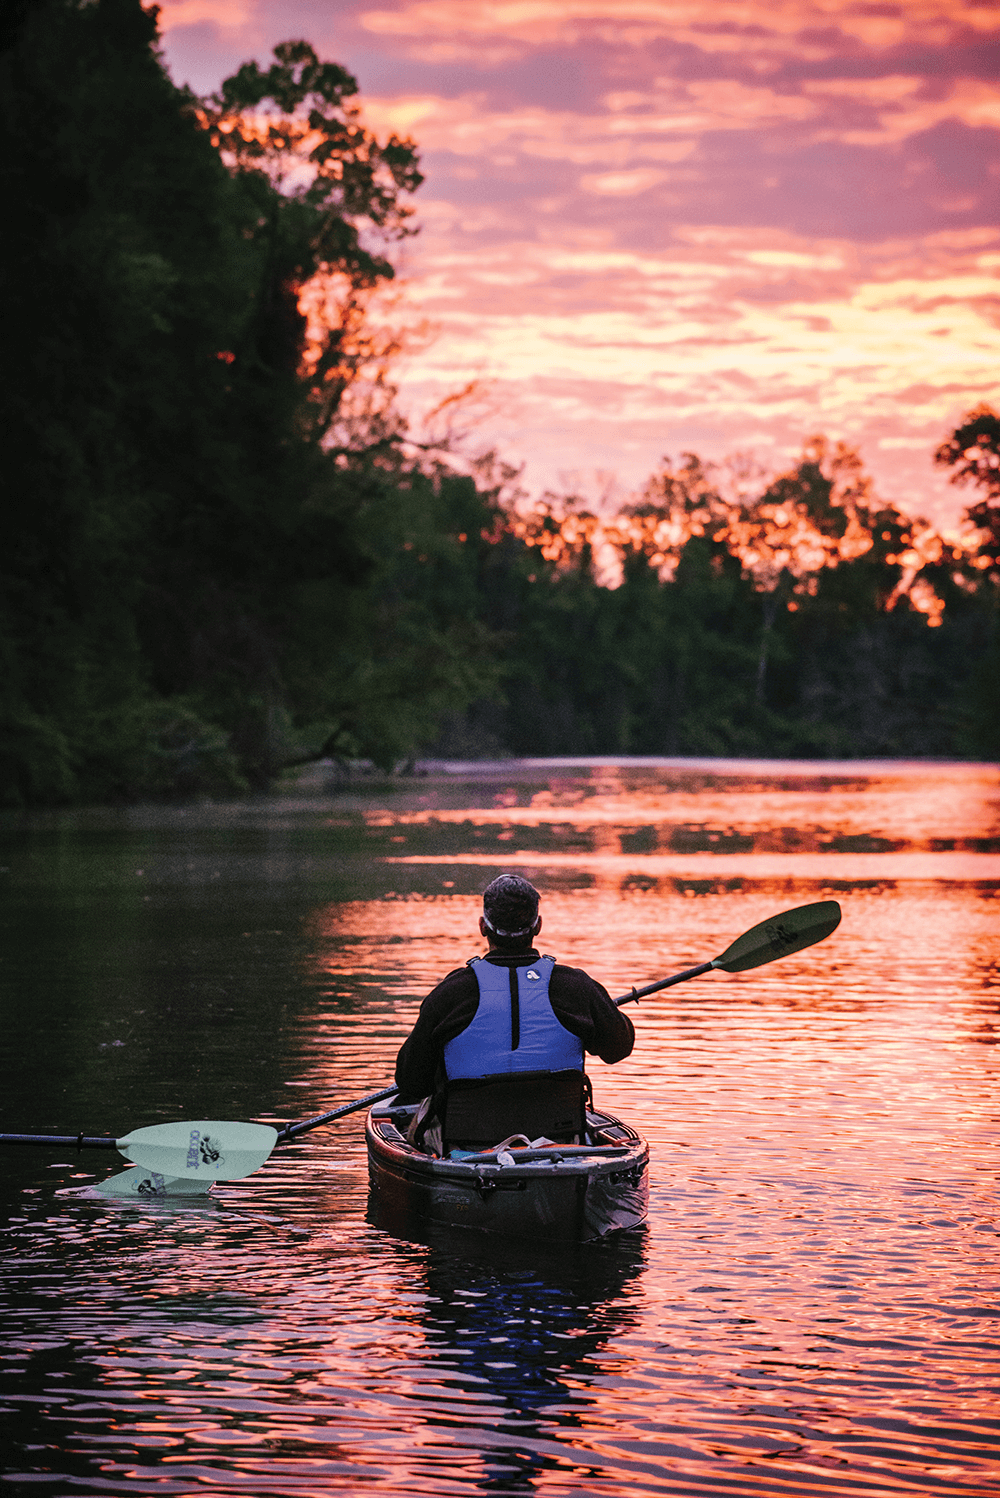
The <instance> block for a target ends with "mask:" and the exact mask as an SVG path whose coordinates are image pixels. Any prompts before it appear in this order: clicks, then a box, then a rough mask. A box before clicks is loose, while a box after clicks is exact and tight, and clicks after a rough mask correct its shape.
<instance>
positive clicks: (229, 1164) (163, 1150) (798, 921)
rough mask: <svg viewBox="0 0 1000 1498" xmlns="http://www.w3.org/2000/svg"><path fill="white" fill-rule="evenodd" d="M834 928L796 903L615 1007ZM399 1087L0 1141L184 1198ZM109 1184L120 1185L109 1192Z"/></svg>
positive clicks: (124, 1184) (748, 964) (132, 1190)
mask: <svg viewBox="0 0 1000 1498" xmlns="http://www.w3.org/2000/svg"><path fill="white" fill-rule="evenodd" d="M839 924H840V906H839V905H838V904H837V902H836V900H820V901H818V902H817V903H816V904H814V905H799V906H797V907H796V908H795V909H794V910H786V911H783V912H782V914H781V915H774V916H771V917H769V919H768V920H766V921H761V922H760V924H759V925H757V926H753V927H751V929H750V930H749V931H745V932H744V933H743V935H742V936H739V937H737V939H736V940H735V941H734V942H733V943H732V945H731V946H728V947H727V948H726V950H725V951H724V952H723V953H722V954H721V956H719V957H713V958H712V960H711V962H702V963H700V964H699V966H698V967H689V968H687V969H686V970H685V971H684V972H683V973H675V974H674V975H673V977H671V978H661V979H660V980H659V982H657V983H647V985H646V987H645V988H633V989H632V990H631V992H629V993H626V994H622V996H621V998H618V999H615V1000H614V1002H615V1004H617V1005H619V1006H620V1005H622V1004H631V1003H632V1002H633V1000H636V999H641V998H643V997H644V996H645V995H646V994H650V993H658V992H659V990H660V989H661V988H670V987H672V986H673V984H675V983H685V982H686V981H687V980H688V978H698V977H700V976H701V975H702V973H709V972H711V971H712V970H713V968H718V969H719V970H720V971H721V972H724V973H745V972H748V971H749V970H750V969H751V968H754V967H763V965H764V964H765V963H766V962H774V961H775V960H776V959H777V958H779V957H788V956H789V955H790V954H791V953H793V952H801V951H802V950H803V948H804V947H811V946H814V945H815V943H816V942H819V941H823V940H824V938H825V937H827V936H829V935H830V934H831V932H833V931H835V930H836V929H837V927H838V926H839ZM396 1090H397V1089H396V1088H395V1087H384V1088H382V1090H381V1091H380V1092H370V1093H368V1094H367V1095H366V1096H365V1097H361V1098H357V1099H356V1100H355V1101H354V1102H353V1103H343V1104H342V1105H341V1106H340V1107H339V1108H334V1109H333V1110H332V1111H331V1112H329V1113H321V1114H320V1115H319V1116H318V1117H317V1118H306V1119H303V1120H302V1121H301V1122H300V1123H291V1124H286V1125H285V1127H284V1128H283V1129H281V1130H280V1131H278V1130H277V1129H272V1128H271V1127H270V1125H268V1124H249V1123H226V1122H220V1121H207V1120H201V1121H199V1122H197V1123H171V1124H152V1125H151V1126H150V1127H148V1128H145V1129H135V1130H133V1132H132V1133H131V1134H126V1135H125V1136H124V1137H123V1138H121V1139H111V1138H109V1137H104V1136H96V1137H95V1136H93V1135H85V1134H0V1144H38V1145H62V1146H65V1147H69V1148H72V1149H117V1150H119V1151H120V1152H121V1153H122V1154H123V1155H124V1156H125V1157H126V1159H128V1160H133V1161H134V1162H135V1163H136V1164H137V1165H139V1166H143V1167H145V1171H144V1172H142V1171H124V1172H123V1173H122V1174H121V1175H119V1176H112V1178H111V1181H108V1182H104V1183H103V1187H104V1189H105V1190H106V1191H107V1193H108V1194H109V1195H120V1196H143V1195H148V1196H161V1195H187V1194H190V1193H191V1192H192V1190H194V1191H197V1190H198V1189H201V1188H200V1187H199V1186H198V1184H197V1183H200V1182H203V1183H205V1186H206V1187H207V1184H208V1183H209V1182H211V1181H213V1180H220V1181H238V1180H240V1179H241V1178H242V1177H243V1176H248V1175H251V1174H252V1173H253V1172H254V1171H255V1170H257V1169H258V1168H259V1167H260V1166H261V1165H263V1163H264V1161H265V1160H266V1159H267V1158H268V1156H269V1155H270V1154H271V1151H272V1150H273V1149H274V1147H275V1145H276V1144H284V1143H287V1142H288V1141H289V1140H291V1139H295V1138H297V1137H298V1135H299V1134H305V1133H307V1132H308V1131H309V1130H310V1129H318V1128H319V1127H320V1126H321V1125H322V1124H327V1123H333V1121H334V1120H335V1119H337V1118H346V1117H347V1115H348V1114H349V1113H357V1112H358V1111H359V1110H360V1109H361V1108H368V1107H371V1105H372V1104H374V1103H381V1102H384V1101H385V1099H386V1098H390V1097H392V1096H393V1095H394V1094H395V1092H396ZM114 1182H119V1183H121V1184H120V1187H118V1188H116V1189H114V1190H112V1189H111V1187H112V1184H113V1183H114ZM185 1188H186V1189H185ZM98 1189H102V1188H101V1187H99V1188H98Z"/></svg>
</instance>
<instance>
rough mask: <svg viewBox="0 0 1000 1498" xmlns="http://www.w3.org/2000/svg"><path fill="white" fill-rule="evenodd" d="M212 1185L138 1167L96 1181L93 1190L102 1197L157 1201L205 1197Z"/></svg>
mask: <svg viewBox="0 0 1000 1498" xmlns="http://www.w3.org/2000/svg"><path fill="white" fill-rule="evenodd" d="M211 1184H212V1183H211V1181H201V1180H198V1179H197V1178H195V1179H193V1180H192V1179H189V1180H184V1179H183V1177H181V1178H178V1177H177V1176H161V1175H160V1174H159V1173H158V1172H157V1171H155V1170H143V1168H142V1166H141V1165H137V1166H133V1167H132V1169H131V1170H123V1171H121V1172H120V1173H119V1174H118V1175H116V1176H109V1177H108V1179H107V1180H106V1181H95V1182H94V1185H93V1187H92V1188H91V1189H92V1190H94V1191H99V1192H100V1193H101V1195H102V1196H138V1197H143V1198H144V1199H146V1200H148V1201H156V1200H157V1199H159V1200H162V1199H163V1198H164V1197H165V1196H204V1195H205V1193H206V1192H207V1191H208V1189H209V1187H210V1186H211Z"/></svg>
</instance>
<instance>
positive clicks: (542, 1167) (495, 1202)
mask: <svg viewBox="0 0 1000 1498" xmlns="http://www.w3.org/2000/svg"><path fill="white" fill-rule="evenodd" d="M412 1111H413V1110H412V1109H405V1108H400V1107H395V1108H394V1107H393V1106H392V1104H391V1103H383V1104H380V1105H377V1106H376V1107H374V1108H372V1110H371V1112H370V1113H369V1115H368V1120H367V1123H366V1126H365V1137H366V1141H367V1145H368V1172H369V1180H370V1183H371V1191H372V1202H373V1208H374V1209H375V1213H376V1215H377V1217H378V1218H380V1219H381V1220H382V1221H384V1222H386V1223H387V1224H391V1223H394V1222H400V1223H406V1222H407V1221H410V1220H414V1219H415V1220H418V1221H424V1222H435V1223H440V1224H444V1225H446V1226H448V1227H460V1228H468V1229H471V1230H472V1231H474V1232H480V1233H492V1234H497V1235H500V1236H504V1237H508V1238H532V1239H534V1240H536V1241H544V1242H555V1243H564V1242H577V1243H579V1242H587V1241H588V1240H590V1239H594V1238H602V1237H604V1236H605V1234H607V1233H611V1232H617V1231H619V1230H621V1229H623V1228H631V1227H636V1226H638V1224H639V1223H641V1222H642V1221H643V1220H644V1219H645V1216H646V1212H647V1209H648V1201H649V1147H648V1145H647V1144H646V1142H645V1140H644V1139H642V1138H640V1136H639V1135H638V1134H637V1133H636V1132H635V1130H634V1129H631V1128H629V1127H628V1125H627V1124H623V1123H622V1122H621V1121H620V1120H619V1119H616V1118H612V1117H611V1116H610V1115H609V1114H602V1113H588V1115H587V1120H588V1132H589V1134H590V1138H591V1139H592V1140H593V1144H592V1145H590V1146H566V1145H562V1146H559V1145H556V1146H552V1147H550V1148H547V1149H525V1150H516V1149H515V1150H512V1151H510V1152H508V1153H507V1155H506V1160H504V1159H500V1160H498V1158H497V1155H496V1151H490V1152H486V1151H484V1152H483V1153H481V1154H479V1155H475V1156H472V1157H470V1158H468V1159H465V1160H439V1159H436V1158H434V1157H433V1156H430V1155H426V1154H424V1153H423V1152H422V1151H421V1150H418V1149H415V1148H414V1147H413V1146H412V1145H409V1144H407V1142H406V1137H405V1133H406V1127H407V1123H408V1119H409V1117H412ZM510 1162H512V1163H510Z"/></svg>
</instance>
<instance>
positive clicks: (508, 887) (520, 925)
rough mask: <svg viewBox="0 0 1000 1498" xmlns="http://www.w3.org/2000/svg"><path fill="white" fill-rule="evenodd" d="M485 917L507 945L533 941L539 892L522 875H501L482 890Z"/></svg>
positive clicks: (494, 933)
mask: <svg viewBox="0 0 1000 1498" xmlns="http://www.w3.org/2000/svg"><path fill="white" fill-rule="evenodd" d="M483 919H484V920H485V922H486V925H487V927H488V928H489V931H490V933H491V935H492V936H494V937H498V938H499V943H498V944H500V943H502V944H503V945H504V946H506V945H507V943H508V942H513V943H516V944H521V943H522V942H524V941H525V940H526V939H527V940H530V938H531V936H532V935H533V934H534V926H535V922H536V921H537V919H538V891H537V889H536V888H535V886H534V885H533V884H529V883H528V880H527V879H522V878H521V876H520V874H501V875H500V876H499V877H498V878H496V879H494V880H493V882H492V884H488V885H487V886H486V888H485V890H484V891H483Z"/></svg>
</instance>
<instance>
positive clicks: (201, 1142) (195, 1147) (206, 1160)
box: [185, 1129, 222, 1170]
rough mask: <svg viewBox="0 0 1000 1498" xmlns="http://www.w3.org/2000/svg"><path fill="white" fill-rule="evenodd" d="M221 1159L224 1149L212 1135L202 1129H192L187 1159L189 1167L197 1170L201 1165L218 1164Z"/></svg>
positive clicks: (186, 1162)
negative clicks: (203, 1132) (202, 1131)
mask: <svg viewBox="0 0 1000 1498" xmlns="http://www.w3.org/2000/svg"><path fill="white" fill-rule="evenodd" d="M221 1159H222V1151H221V1150H220V1149H219V1147H218V1144H217V1143H216V1141H215V1140H214V1139H213V1138H212V1137H211V1135H210V1134H202V1133H201V1130H200V1129H192V1130H191V1142H190V1144H189V1145H188V1152H187V1160H186V1161H185V1164H186V1166H187V1169H188V1170H197V1169H198V1166H199V1165H217V1164H218V1163H219V1161H220V1160H221Z"/></svg>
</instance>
